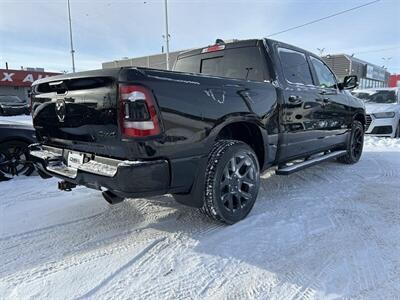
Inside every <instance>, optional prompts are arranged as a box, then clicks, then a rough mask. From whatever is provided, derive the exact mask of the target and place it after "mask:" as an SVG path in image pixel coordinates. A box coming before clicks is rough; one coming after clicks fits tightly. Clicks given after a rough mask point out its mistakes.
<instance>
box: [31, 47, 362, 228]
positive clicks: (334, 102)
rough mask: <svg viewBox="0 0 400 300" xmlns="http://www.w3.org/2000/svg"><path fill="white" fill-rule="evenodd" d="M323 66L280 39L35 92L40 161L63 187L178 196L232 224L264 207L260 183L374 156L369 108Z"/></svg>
mask: <svg viewBox="0 0 400 300" xmlns="http://www.w3.org/2000/svg"><path fill="white" fill-rule="evenodd" d="M356 85H357V78H356V77H355V76H349V77H346V78H345V80H344V82H337V79H336V77H335V75H334V74H333V73H332V72H331V70H330V69H329V68H328V67H327V66H326V65H325V64H324V62H323V61H322V60H321V59H320V58H319V57H318V56H316V55H314V54H312V53H310V52H308V51H305V50H302V49H299V48H297V47H294V46H291V45H288V44H285V43H281V42H278V41H274V40H269V39H260V40H245V41H237V42H233V43H224V42H223V41H221V40H218V43H216V44H215V45H212V46H209V47H205V48H202V49H196V50H191V51H188V52H184V53H182V54H180V55H179V57H178V59H177V62H176V63H175V66H174V70H173V71H164V70H156V69H149V68H139V67H136V68H135V67H129V68H119V69H103V70H96V71H89V72H80V73H74V74H66V75H61V76H55V77H51V78H46V79H41V80H38V81H36V82H34V84H33V89H32V90H33V94H32V114H33V124H34V127H35V129H36V135H37V138H38V140H39V143H38V144H35V145H32V146H31V152H30V154H31V156H32V160H34V161H35V164H36V166H37V167H38V168H39V169H40V170H42V171H43V172H45V173H46V174H47V175H48V176H56V177H59V178H61V179H62V181H60V182H59V188H60V189H63V190H70V189H71V188H73V187H75V186H76V185H84V186H87V187H89V188H94V189H98V190H101V191H103V196H104V198H105V199H106V200H107V201H108V202H110V203H117V202H120V201H122V200H123V199H124V198H128V197H129V198H137V197H144V196H152V195H161V194H166V193H170V194H172V195H173V196H174V198H175V199H176V201H178V202H179V203H182V204H186V205H189V206H193V207H198V208H201V211H203V212H204V213H205V214H207V215H208V216H210V217H211V218H214V219H216V220H220V221H223V222H225V223H228V224H231V223H234V222H237V221H239V220H241V219H243V218H244V217H245V216H246V215H247V214H248V213H249V212H250V210H251V208H252V207H253V205H254V202H255V200H256V198H257V193H258V189H259V185H260V173H261V172H263V171H265V170H266V169H268V168H271V167H275V168H276V174H278V175H287V174H290V173H292V172H295V171H298V170H301V169H303V168H305V167H308V166H311V165H313V164H316V163H319V162H322V161H325V160H328V159H334V158H337V159H338V160H339V161H340V162H343V163H347V164H351V163H355V162H357V161H358V160H359V158H360V156H361V153H362V149H363V136H364V124H365V109H364V106H363V104H362V103H361V102H360V100H358V99H356V98H354V97H353V96H351V94H350V93H349V92H348V91H346V90H347V89H351V88H354V87H355V86H356Z"/></svg>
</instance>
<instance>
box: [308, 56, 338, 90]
mask: <svg viewBox="0 0 400 300" xmlns="http://www.w3.org/2000/svg"><path fill="white" fill-rule="evenodd" d="M311 63H312V64H313V66H314V69H315V73H316V74H317V78H318V81H319V86H320V87H323V88H334V87H335V85H336V80H335V76H334V75H333V74H332V72H331V71H330V70H329V69H328V67H327V66H325V64H324V63H323V62H322V61H320V60H319V59H317V58H315V57H312V56H311Z"/></svg>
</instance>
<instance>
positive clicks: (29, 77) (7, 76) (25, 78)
mask: <svg viewBox="0 0 400 300" xmlns="http://www.w3.org/2000/svg"><path fill="white" fill-rule="evenodd" d="M58 74H60V73H52V72H45V71H44V69H42V68H26V69H22V70H12V69H0V95H1V96H18V97H19V98H20V99H22V100H25V101H28V99H29V95H30V91H31V85H32V83H33V82H34V81H35V80H37V79H40V78H44V77H49V76H54V75H58Z"/></svg>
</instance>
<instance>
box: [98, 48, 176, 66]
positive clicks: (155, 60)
mask: <svg viewBox="0 0 400 300" xmlns="http://www.w3.org/2000/svg"><path fill="white" fill-rule="evenodd" d="M181 52H182V51H175V52H170V53H169V65H170V68H172V66H173V65H174V63H175V61H176V58H177V57H178V55H179V53H181ZM102 66H103V69H109V68H120V67H146V68H153V69H162V70H166V69H167V62H166V54H165V53H161V54H155V55H149V56H143V57H135V58H126V59H121V60H114V61H109V62H104V63H103V64H102Z"/></svg>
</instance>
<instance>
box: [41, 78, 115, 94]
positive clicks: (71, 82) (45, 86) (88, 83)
mask: <svg viewBox="0 0 400 300" xmlns="http://www.w3.org/2000/svg"><path fill="white" fill-rule="evenodd" d="M112 82H113V79H112V78H109V77H87V78H85V77H84V78H76V79H67V80H64V81H63V80H61V81H55V82H45V83H42V84H39V85H38V86H37V88H36V91H37V92H39V93H51V92H57V93H64V92H65V91H74V90H89V89H95V88H100V87H105V86H108V85H111V84H112Z"/></svg>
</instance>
